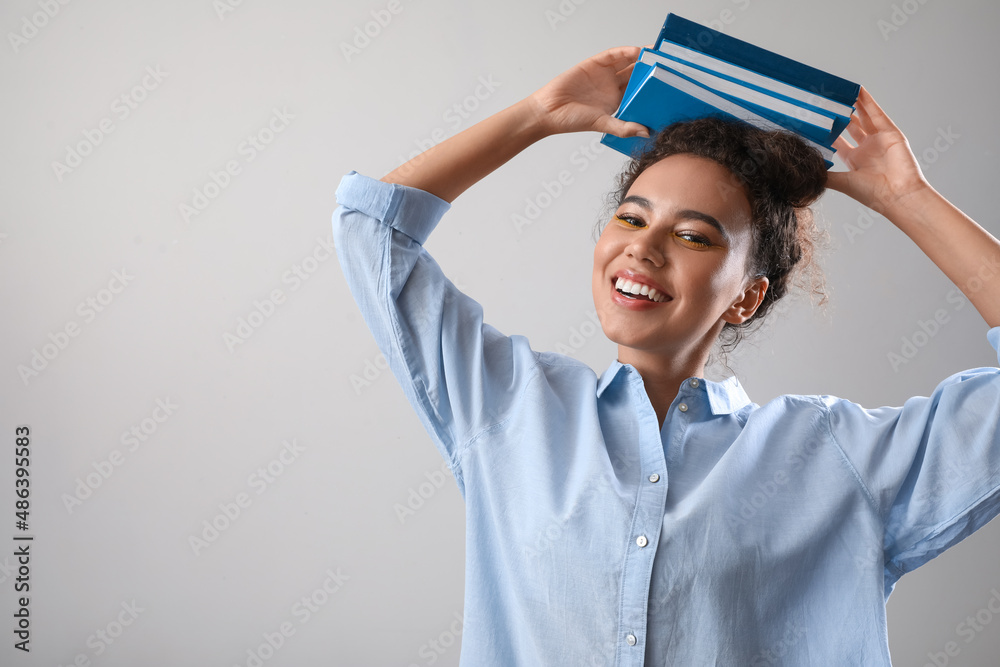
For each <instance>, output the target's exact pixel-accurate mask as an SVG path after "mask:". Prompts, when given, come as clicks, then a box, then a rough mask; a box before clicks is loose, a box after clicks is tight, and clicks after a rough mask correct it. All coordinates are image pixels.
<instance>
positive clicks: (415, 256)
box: [333, 172, 531, 494]
mask: <svg viewBox="0 0 1000 667" xmlns="http://www.w3.org/2000/svg"><path fill="white" fill-rule="evenodd" d="M337 202H338V204H339V206H338V207H337V209H336V211H335V212H334V214H333V237H334V243H335V245H336V248H337V256H338V259H339V261H340V265H341V268H342V269H343V272H344V276H345V278H346V279H347V283H348V286H349V287H350V290H351V292H352V294H353V295H354V298H355V300H356V301H357V304H358V306H359V308H360V309H361V313H362V315H363V317H364V319H365V322H366V323H367V324H368V327H369V329H370V330H371V332H372V334H373V335H374V337H375V340H376V343H377V344H378V347H379V349H380V350H381V351H382V353H383V354H384V355H385V357H386V359H387V361H388V363H389V366H390V368H391V369H392V372H393V374H394V375H395V376H396V378H397V380H398V381H399V383H400V385H401V386H402V388H403V391H404V392H405V394H406V396H407V399H408V400H409V401H410V403H411V404H412V405H413V407H414V408H415V409H416V411H417V413H418V415H419V417H420V419H421V421H422V422H423V424H424V427H425V428H426V429H427V431H428V433H429V434H430V435H431V438H432V439H433V440H434V443H435V445H436V446H437V447H438V449H439V451H440V452H441V454H442V456H444V458H445V459H446V460H447V462H448V464H449V466H450V467H451V469H452V472H453V473H454V474H455V478H456V480H457V481H458V483H459V488H460V489H461V490H462V492H463V494H464V486H463V481H462V478H461V466H460V456H461V453H462V450H463V448H464V447H465V446H467V443H469V442H471V441H472V440H473V438H474V436H475V434H476V433H477V432H479V431H481V430H483V429H485V428H489V426H490V425H491V424H493V423H496V422H497V421H499V420H502V419H503V418H504V415H505V412H506V411H507V410H508V409H509V407H510V404H511V402H512V400H513V394H514V393H515V392H512V391H511V390H512V389H514V388H515V384H516V382H515V372H516V368H515V365H516V364H517V363H518V362H519V361H523V362H525V363H529V364H530V356H531V355H530V353H528V354H527V355H526V354H525V352H526V351H527V349H528V348H527V345H526V341H518V342H520V343H523V344H521V345H519V346H515V342H514V341H512V339H511V338H508V337H506V336H504V335H503V334H501V333H500V332H499V331H497V330H496V329H495V328H493V327H491V326H490V325H488V324H484V323H483V311H482V307H481V306H480V305H479V303H477V302H476V301H475V300H473V299H472V298H470V297H468V296H467V295H465V294H463V293H462V292H461V291H459V290H458V289H457V288H456V287H455V285H454V284H453V283H452V282H451V281H450V280H448V279H447V278H446V277H445V275H444V274H443V272H442V271H441V269H440V267H439V266H438V264H437V262H435V261H434V259H433V258H432V257H431V256H430V255H429V254H428V253H427V251H426V250H425V249H424V247H423V243H424V242H425V241H426V239H427V237H428V235H429V234H430V233H431V231H433V230H434V228H435V226H436V225H437V223H438V222H439V221H440V219H441V217H442V216H443V215H444V214H445V213H446V212H447V211H448V210H449V208H450V207H451V205H450V204H449V203H448V202H445V201H444V200H442V199H440V198H438V197H436V196H434V195H432V194H430V193H428V192H424V191H423V190H418V189H416V188H411V187H407V186H403V185H399V184H392V183H384V182H382V181H378V180H375V179H372V178H369V177H366V176H363V175H361V174H358V173H356V172H351V173H349V174H347V175H346V176H344V177H343V179H342V180H341V183H340V186H339V187H338V188H337ZM514 338H515V339H519V338H520V337H514ZM515 347H519V348H520V349H521V353H520V354H519V355H515V351H514V348H515ZM515 356H517V357H518V358H515Z"/></svg>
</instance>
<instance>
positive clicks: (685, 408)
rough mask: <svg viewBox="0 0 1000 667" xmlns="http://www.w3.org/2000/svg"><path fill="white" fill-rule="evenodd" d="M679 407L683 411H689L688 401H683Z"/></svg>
mask: <svg viewBox="0 0 1000 667" xmlns="http://www.w3.org/2000/svg"><path fill="white" fill-rule="evenodd" d="M677 409H678V410H680V411H681V412H687V411H688V406H687V403H681V404H680V405H678V406H677Z"/></svg>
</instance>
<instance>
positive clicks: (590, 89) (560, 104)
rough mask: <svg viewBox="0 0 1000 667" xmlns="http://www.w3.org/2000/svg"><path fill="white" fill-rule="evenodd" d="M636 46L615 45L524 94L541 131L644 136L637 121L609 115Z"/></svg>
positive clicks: (618, 99)
mask: <svg viewBox="0 0 1000 667" xmlns="http://www.w3.org/2000/svg"><path fill="white" fill-rule="evenodd" d="M640 50H641V49H640V48H639V47H637V46H619V47H615V48H613V49H608V50H607V51H603V52H602V53H599V54H597V55H596V56H593V57H590V58H588V59H586V60H584V61H583V62H581V63H579V64H577V65H575V66H573V67H572V68H570V69H568V70H566V71H565V72H563V73H562V74H560V75H559V76H557V77H556V78H554V79H552V81H550V82H549V83H547V84H546V85H545V86H543V87H542V88H540V89H538V90H537V91H535V92H534V93H532V94H531V95H530V96H529V97H528V101H529V102H530V103H531V105H532V107H533V108H534V109H535V111H536V113H537V114H538V122H539V123H540V124H541V126H542V127H543V128H544V130H545V134H559V133H562V132H582V131H588V130H592V131H594V132H605V133H608V134H613V135H615V136H618V137H634V136H640V137H648V136H649V131H648V130H647V129H646V127H645V126H643V125H640V124H639V123H627V122H625V121H623V120H619V119H617V118H615V117H614V116H613V115H612V114H614V112H615V111H616V110H617V109H618V104H619V103H620V102H621V99H622V95H623V94H624V93H625V87H626V86H627V85H628V80H629V77H630V76H631V74H632V68H633V67H634V65H635V61H636V59H637V58H638V57H639V52H640Z"/></svg>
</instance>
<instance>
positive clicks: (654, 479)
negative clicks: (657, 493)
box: [649, 472, 660, 484]
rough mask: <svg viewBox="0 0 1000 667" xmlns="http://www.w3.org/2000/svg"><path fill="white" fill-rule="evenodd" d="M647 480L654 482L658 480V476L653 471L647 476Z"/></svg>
mask: <svg viewBox="0 0 1000 667" xmlns="http://www.w3.org/2000/svg"><path fill="white" fill-rule="evenodd" d="M649 481H650V482H652V483H653V484H656V483H657V482H659V481H660V476H659V475H657V474H656V473H655V472H654V473H653V474H652V475H650V476H649Z"/></svg>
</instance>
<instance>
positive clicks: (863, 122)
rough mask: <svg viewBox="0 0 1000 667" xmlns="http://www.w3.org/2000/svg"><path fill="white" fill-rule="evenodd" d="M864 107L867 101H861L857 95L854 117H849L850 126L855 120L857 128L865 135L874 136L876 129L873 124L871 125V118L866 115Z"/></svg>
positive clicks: (866, 111)
mask: <svg viewBox="0 0 1000 667" xmlns="http://www.w3.org/2000/svg"><path fill="white" fill-rule="evenodd" d="M866 105H867V100H862V99H861V96H860V95H859V96H858V106H857V108H856V109H855V110H854V115H853V116H851V124H852V125H853V124H854V121H855V120H857V121H858V127H860V128H861V129H863V130H864V131H865V132H866V133H872V134H874V133H875V132H878V128H877V127H875V124H874V123H872V120H871V117H870V116H869V115H868V110H867V109H866V108H865V107H866Z"/></svg>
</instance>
